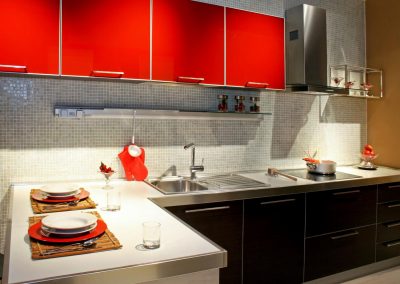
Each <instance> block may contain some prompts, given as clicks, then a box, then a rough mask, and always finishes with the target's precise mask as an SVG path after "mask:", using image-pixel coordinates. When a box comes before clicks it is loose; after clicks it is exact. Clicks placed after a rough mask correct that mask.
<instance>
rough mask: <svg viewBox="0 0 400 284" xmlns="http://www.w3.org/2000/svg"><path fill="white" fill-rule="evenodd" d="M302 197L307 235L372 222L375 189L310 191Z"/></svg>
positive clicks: (371, 187) (367, 187)
mask: <svg viewBox="0 0 400 284" xmlns="http://www.w3.org/2000/svg"><path fill="white" fill-rule="evenodd" d="M306 198H307V210H306V211H307V219H306V220H307V221H306V224H307V225H306V227H307V228H306V235H307V236H314V235H320V234H325V233H330V232H335V231H340V230H346V229H350V228H354V227H361V226H366V225H370V224H373V223H375V218H376V217H375V214H376V211H375V210H376V209H375V208H376V186H365V187H355V188H347V189H338V190H330V191H321V192H313V193H310V194H307V195H306Z"/></svg>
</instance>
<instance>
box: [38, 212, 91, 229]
mask: <svg viewBox="0 0 400 284" xmlns="http://www.w3.org/2000/svg"><path fill="white" fill-rule="evenodd" d="M96 222H97V217H96V216H94V215H92V214H89V213H81V212H62V213H54V214H51V215H49V216H47V217H44V218H43V219H42V224H43V225H45V226H46V227H48V228H51V229H58V230H72V229H82V228H85V227H88V226H90V225H93V224H94V223H96Z"/></svg>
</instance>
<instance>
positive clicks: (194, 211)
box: [185, 206, 231, 213]
mask: <svg viewBox="0 0 400 284" xmlns="http://www.w3.org/2000/svg"><path fill="white" fill-rule="evenodd" d="M229 208H231V207H230V206H220V207H210V208H200V209H191V210H185V213H196V212H206V211H217V210H226V209H229Z"/></svg>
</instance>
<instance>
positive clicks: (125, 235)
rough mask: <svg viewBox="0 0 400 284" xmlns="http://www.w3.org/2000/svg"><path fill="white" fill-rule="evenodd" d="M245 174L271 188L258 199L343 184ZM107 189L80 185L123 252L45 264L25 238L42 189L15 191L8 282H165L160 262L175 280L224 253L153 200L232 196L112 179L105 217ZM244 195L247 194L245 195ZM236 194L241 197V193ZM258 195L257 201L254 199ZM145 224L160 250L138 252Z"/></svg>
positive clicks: (389, 173)
mask: <svg viewBox="0 0 400 284" xmlns="http://www.w3.org/2000/svg"><path fill="white" fill-rule="evenodd" d="M337 171H341V172H345V173H349V174H354V175H358V176H361V177H362V178H361V179H360V178H358V179H352V180H353V181H357V182H360V181H361V182H365V181H367V180H368V179H375V178H384V180H385V182H389V181H390V182H393V181H396V182H397V181H400V170H396V169H390V168H386V167H379V168H378V169H377V170H373V171H368V170H361V169H358V168H356V167H354V166H346V167H338V168H337ZM242 175H243V176H246V177H249V178H252V179H255V180H258V181H261V182H264V183H267V184H270V185H271V186H270V187H268V188H267V189H264V190H259V192H256V191H257V190H250V191H252V192H253V193H254V194H259V195H260V196H261V195H263V194H266V195H268V193H269V192H270V190H271V191H277V190H278V189H279V190H278V192H281V190H280V188H282V192H284V191H285V190H289V191H290V188H296V189H297V188H303V189H304V188H312V187H313V185H317V186H318V184H326V186H328V185H329V184H331V185H332V186H333V185H335V184H333V183H340V182H343V181H328V182H316V181H309V180H305V179H298V180H297V181H292V180H290V179H287V178H285V177H280V176H278V177H271V176H268V175H265V172H261V171H260V172H253V173H243V174H242ZM373 181H374V180H371V182H373ZM103 184H104V183H102V182H92V183H80V186H83V187H85V188H86V189H87V190H88V191H89V192H90V193H91V197H92V199H93V200H94V201H95V202H97V203H98V204H99V206H98V209H96V210H97V211H98V212H99V213H100V214H101V216H102V217H103V219H104V220H105V221H106V223H107V225H108V227H109V229H110V230H111V231H112V232H113V233H114V234H115V236H116V237H117V238H118V239H119V241H120V242H121V244H122V245H123V248H122V249H119V250H111V251H105V252H98V253H92V254H86V255H79V256H69V257H59V258H53V259H45V260H32V259H31V253H30V247H29V238H28V236H27V230H28V217H29V216H33V212H32V209H31V207H30V201H29V191H30V189H31V188H34V187H37V186H38V185H33V184H29V185H15V186H14V188H13V202H12V212H11V216H12V229H11V241H10V244H9V249H10V252H11V253H10V257H9V267H10V269H9V274H8V283H21V282H36V281H46V280H48V279H54V278H59V277H61V278H63V277H72V276H74V279H76V277H77V275H78V276H81V275H87V274H90V273H92V272H104V271H107V273H106V274H104V273H103V274H102V278H101V279H102V280H101V282H102V283H114V282H115V281H113V279H112V277H111V278H109V279H107V277H106V276H107V275H109V274H110V273H109V271H113V270H114V269H119V270H118V273H121V268H129V269H130V268H135V267H139V268H144V269H146V267H153V272H152V273H147V274H146V273H145V276H143V275H144V274H143V273H141V272H142V271H143V269H142V270H140V271H139V270H137V271H136V270H133V269H130V270H129V269H128V270H127V271H128V273H127V274H126V275H125V277H124V278H123V279H126V281H127V282H126V283H138V282H141V281H139V280H140V279H141V280H142V281H149V280H156V279H159V278H161V277H165V275H163V274H162V273H161V272H160V269H159V267H158V266H157V265H159V264H160V263H161V264H164V263H166V264H168V263H171V264H173V265H174V266H168V270H170V271H171V270H173V272H170V274H169V275H170V276H171V275H172V276H173V275H178V274H184V273H190V272H194V271H200V270H201V267H203V268H204V266H197V265H198V263H197V262H194V263H191V265H190V266H189V269H188V270H187V271H186V270H185V269H186V268H184V267H179V265H180V264H177V262H176V261H177V260H180V259H191V258H194V259H197V258H201V257H202V256H204V255H215V254H221V255H222V254H224V252H223V250H222V249H221V248H219V247H217V246H216V245H214V244H212V242H210V241H208V240H206V239H205V238H203V237H202V236H200V235H199V234H198V233H196V232H194V231H193V230H191V229H190V228H188V227H187V226H185V225H184V224H183V223H181V222H180V221H179V220H178V219H175V218H174V217H173V216H172V215H170V214H168V213H167V212H166V211H165V210H163V209H162V208H160V207H159V206H158V205H156V204H155V203H153V202H152V201H151V200H149V198H155V199H154V200H155V201H156V202H159V201H163V202H164V201H165V200H173V202H175V201H174V200H178V203H179V202H181V201H182V200H183V201H184V202H182V204H186V202H189V203H190V202H194V203H196V202H197V198H200V200H201V201H202V202H212V201H218V198H219V199H221V198H222V199H223V200H229V199H230V198H231V197H232V196H229V198H226V197H228V196H227V195H225V194H226V192H220V193H218V192H216V191H206V192H201V193H193V194H178V195H173V196H171V195H169V196H166V195H163V194H162V193H160V192H158V191H157V190H155V189H154V188H152V187H151V186H149V185H147V184H146V183H143V182H127V181H121V180H114V181H112V185H113V186H114V187H115V188H118V189H119V190H121V192H122V206H121V211H119V212H107V211H101V210H100V208H102V207H103V206H104V205H105V194H106V191H105V190H103V189H101V187H102V186H103ZM242 192H243V193H244V194H245V191H242ZM294 192H297V191H294ZM299 192H301V190H299ZM232 193H233V192H232ZM234 193H237V191H235V192H234ZM228 194H230V193H228ZM207 196H209V197H210V199H207ZM260 196H254V197H252V198H255V197H260ZM182 198H183V199H182ZM235 198H239V199H240V198H241V197H240V196H233V197H232V199H235ZM180 199H182V200H180ZM205 200H208V201H205ZM161 203H162V202H161ZM167 203H168V202H167ZM146 220H157V221H159V222H160V223H161V224H162V225H161V226H162V229H161V247H160V248H159V249H156V250H153V251H151V250H150V251H140V250H137V249H136V248H135V247H136V246H137V245H138V244H141V242H142V225H141V224H142V222H144V221H146ZM203 262H204V261H203ZM208 265H209V267H208V268H209V269H212V268H218V267H220V266H221V265H220V264H219V266H218V265H216V264H214V266H212V264H208ZM177 267H178V268H181V269H180V270H179V271H175V269H176V268H177ZM196 269H197V270H196ZM204 269H207V268H204ZM173 273H175V274H173ZM110 275H111V274H110ZM139 276H140V277H142V278H140V277H139ZM66 279H71V278H66ZM133 279H135V280H136V281H135V280H133ZM6 280H7V279H6ZM3 281H4V279H3ZM58 282H59V280H58ZM58 282H57V283H58ZM5 283H7V282H5ZM63 283H64V282H63ZM65 283H75V282H65ZM80 283H88V282H80ZM118 284H122V282H120V281H118Z"/></svg>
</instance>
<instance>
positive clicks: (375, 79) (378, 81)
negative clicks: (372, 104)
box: [330, 65, 383, 99]
mask: <svg viewBox="0 0 400 284" xmlns="http://www.w3.org/2000/svg"><path fill="white" fill-rule="evenodd" d="M330 78H331V86H334V87H336V88H337V89H342V90H346V93H347V94H346V95H347V96H349V97H354V98H366V99H381V98H383V90H382V88H383V87H382V85H383V72H382V70H379V69H374V68H368V67H359V66H351V65H336V66H330ZM371 83H372V84H371ZM341 96H344V95H341Z"/></svg>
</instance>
